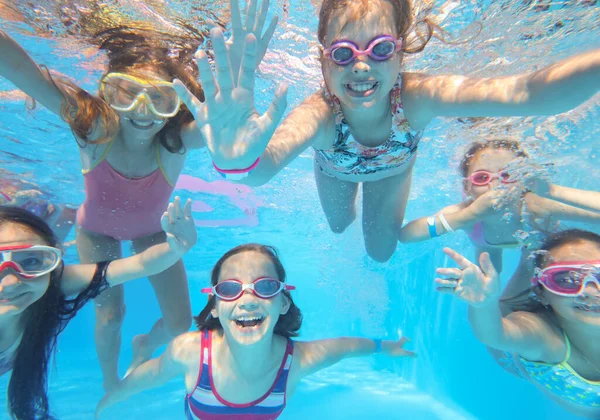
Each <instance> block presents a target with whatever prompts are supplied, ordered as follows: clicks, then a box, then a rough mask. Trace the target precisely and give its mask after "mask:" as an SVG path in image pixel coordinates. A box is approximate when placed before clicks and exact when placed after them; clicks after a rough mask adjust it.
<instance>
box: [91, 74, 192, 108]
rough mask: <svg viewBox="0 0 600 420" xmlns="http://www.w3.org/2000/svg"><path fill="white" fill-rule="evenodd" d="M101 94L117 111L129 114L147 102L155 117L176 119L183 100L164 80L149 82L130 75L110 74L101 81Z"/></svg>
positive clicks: (170, 84)
mask: <svg viewBox="0 0 600 420" xmlns="http://www.w3.org/2000/svg"><path fill="white" fill-rule="evenodd" d="M100 92H101V94H102V96H103V97H104V99H105V100H106V102H108V104H109V105H110V106H111V107H112V108H113V109H115V110H117V111H121V112H128V111H131V110H133V109H134V108H136V107H137V106H139V104H140V103H141V102H145V103H146V104H147V106H148V108H149V109H150V111H152V113H154V114H155V115H157V116H159V117H162V118H171V117H174V116H175V115H176V114H177V112H179V107H180V106H181V100H180V99H179V96H178V95H177V92H176V91H175V89H174V88H173V83H171V82H166V81H163V80H152V81H148V80H145V79H142V78H139V77H136V76H132V75H130V74H124V73H109V74H107V75H106V76H104V78H102V80H101V81H100Z"/></svg>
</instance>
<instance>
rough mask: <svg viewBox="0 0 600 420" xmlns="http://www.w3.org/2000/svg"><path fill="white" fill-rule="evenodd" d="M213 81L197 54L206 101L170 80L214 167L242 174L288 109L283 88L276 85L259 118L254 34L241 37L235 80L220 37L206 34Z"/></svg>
mask: <svg viewBox="0 0 600 420" xmlns="http://www.w3.org/2000/svg"><path fill="white" fill-rule="evenodd" d="M211 38H212V42H213V49H214V55H215V67H216V78H215V77H214V76H213V73H212V70H211V68H210V65H209V63H208V59H207V57H206V54H205V53H204V52H203V51H200V52H199V53H198V54H197V55H196V58H197V61H198V68H199V70H200V79H201V82H202V87H203V89H204V97H205V101H204V102H200V101H199V100H198V98H196V97H195V96H194V95H193V94H192V93H191V92H190V91H189V90H188V89H187V88H186V87H185V86H184V85H183V83H181V81H178V80H176V81H174V86H175V89H176V90H177V92H178V94H179V96H180V97H181V99H182V101H183V102H184V103H185V104H186V105H187V107H188V108H189V109H190V111H191V112H192V114H193V115H194V118H195V119H196V123H197V124H198V126H199V127H200V130H201V132H202V135H203V137H204V140H205V142H206V145H207V148H208V151H209V152H210V155H211V157H212V159H213V162H214V163H215V164H216V165H217V166H218V167H220V168H223V169H243V168H247V167H249V166H251V165H252V164H253V163H254V161H256V159H257V158H259V157H260V156H261V155H262V153H263V152H264V150H265V149H266V147H267V144H268V143H269V140H270V139H271V136H272V135H273V132H274V131H275V128H276V127H277V124H278V123H279V121H280V120H281V117H282V116H283V112H284V111H285V108H286V106H287V103H286V93H287V86H285V85H279V86H278V88H277V90H276V92H275V98H274V99H273V102H272V103H271V105H270V106H269V108H268V109H267V111H266V112H265V113H264V114H263V115H260V114H259V113H258V112H257V111H256V109H255V108H254V76H255V74H254V73H255V67H256V66H255V63H256V56H257V43H256V39H255V37H254V35H253V34H249V35H248V36H247V37H246V42H245V48H244V54H243V57H242V62H241V66H240V71H239V74H238V75H233V74H232V72H231V64H230V60H229V54H228V52H227V48H226V46H225V39H224V37H223V32H222V31H221V30H220V29H218V28H213V29H212V30H211Z"/></svg>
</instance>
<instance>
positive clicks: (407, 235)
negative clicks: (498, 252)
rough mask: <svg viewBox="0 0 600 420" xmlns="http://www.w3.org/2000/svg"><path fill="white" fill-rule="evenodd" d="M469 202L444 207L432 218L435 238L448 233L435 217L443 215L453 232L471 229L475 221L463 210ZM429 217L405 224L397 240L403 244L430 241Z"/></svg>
mask: <svg viewBox="0 0 600 420" xmlns="http://www.w3.org/2000/svg"><path fill="white" fill-rule="evenodd" d="M468 205H469V202H467V201H465V202H462V203H458V204H453V205H451V206H448V207H444V208H443V209H441V210H440V211H438V212H437V213H436V214H435V215H434V216H433V217H435V233H436V236H441V235H445V234H446V233H448V231H446V229H445V228H444V225H442V223H441V222H440V220H439V218H438V216H437V215H439V214H443V215H444V217H445V218H446V221H447V222H448V224H449V225H450V227H452V229H454V230H459V229H461V230H462V229H467V228H469V227H471V226H472V225H473V224H474V223H475V222H476V220H472V214H471V213H470V212H468V211H465V209H467V208H468ZM428 218H429V217H421V218H420V219H416V220H413V221H412V222H409V223H407V224H406V225H404V226H403V227H402V229H400V233H399V234H398V239H399V240H400V242H403V243H411V242H422V241H426V240H428V239H431V234H430V233H429V224H428V223H427V219H428Z"/></svg>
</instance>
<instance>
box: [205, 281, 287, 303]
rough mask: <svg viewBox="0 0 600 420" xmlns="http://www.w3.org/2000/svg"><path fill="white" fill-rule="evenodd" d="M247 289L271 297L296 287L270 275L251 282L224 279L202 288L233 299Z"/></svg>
mask: <svg viewBox="0 0 600 420" xmlns="http://www.w3.org/2000/svg"><path fill="white" fill-rule="evenodd" d="M246 289H250V290H252V292H253V293H254V294H255V295H256V296H258V297H259V298H261V299H269V298H272V297H273V296H276V295H277V294H279V293H280V292H281V291H282V290H294V289H295V287H294V286H289V285H286V284H284V283H282V282H280V281H279V280H277V279H272V278H268V277H265V278H261V279H257V280H255V281H254V282H253V283H250V284H244V283H241V282H240V281H238V280H233V279H232V280H225V281H222V282H221V283H218V284H217V285H216V286H215V287H211V288H206V289H202V293H214V294H215V295H216V296H217V297H219V298H220V299H223V300H229V301H231V300H236V299H239V298H240V297H241V296H242V294H243V293H244V290H246Z"/></svg>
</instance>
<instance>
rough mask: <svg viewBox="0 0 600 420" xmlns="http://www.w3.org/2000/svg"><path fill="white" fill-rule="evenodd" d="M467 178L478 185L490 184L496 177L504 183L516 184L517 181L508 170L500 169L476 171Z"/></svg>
mask: <svg viewBox="0 0 600 420" xmlns="http://www.w3.org/2000/svg"><path fill="white" fill-rule="evenodd" d="M466 179H468V180H469V181H471V184H473V185H475V186H478V187H483V186H486V185H489V184H490V183H491V182H492V181H493V180H494V179H499V180H500V182H502V183H503V184H514V183H515V182H517V180H516V179H514V178H511V177H510V174H509V173H508V172H506V171H500V172H496V173H493V172H488V171H475V172H473V173H472V174H471V176H469V177H467V178H466Z"/></svg>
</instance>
